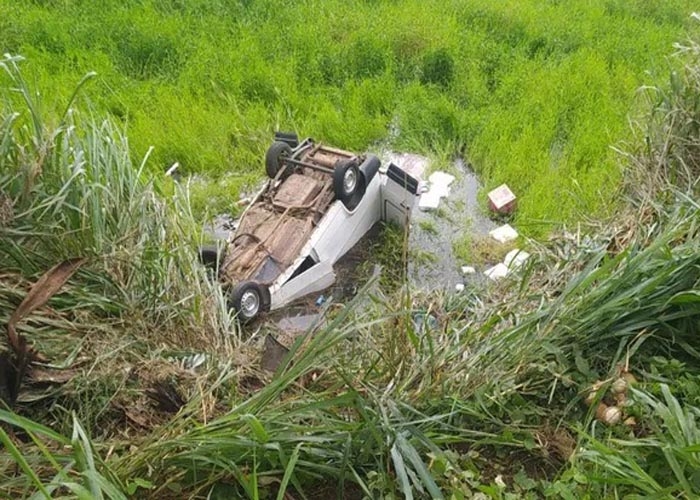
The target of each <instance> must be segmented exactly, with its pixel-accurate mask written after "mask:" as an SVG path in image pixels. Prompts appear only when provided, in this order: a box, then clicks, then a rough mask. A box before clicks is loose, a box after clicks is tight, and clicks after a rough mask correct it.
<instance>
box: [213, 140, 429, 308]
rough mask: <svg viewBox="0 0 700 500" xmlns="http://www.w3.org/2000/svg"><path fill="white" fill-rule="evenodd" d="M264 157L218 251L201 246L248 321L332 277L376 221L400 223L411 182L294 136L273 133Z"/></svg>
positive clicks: (371, 160) (410, 198)
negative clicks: (257, 183) (252, 192)
mask: <svg viewBox="0 0 700 500" xmlns="http://www.w3.org/2000/svg"><path fill="white" fill-rule="evenodd" d="M275 139H276V140H275V142H274V143H273V144H272V145H271V146H270V148H269V149H268V151H267V154H266V156H265V170H266V172H267V175H268V177H269V180H268V181H267V182H266V183H265V186H264V187H263V188H262V189H261V190H260V191H259V192H258V194H257V195H256V196H255V197H254V199H253V200H252V201H251V203H250V204H249V205H248V207H247V208H246V210H245V211H244V212H243V214H242V215H241V218H240V220H239V223H238V227H237V228H236V230H235V232H234V233H233V235H232V237H231V238H230V239H229V241H228V242H227V244H226V247H225V249H224V252H223V255H220V254H219V253H216V252H215V251H214V250H207V249H202V250H201V252H200V257H201V259H202V260H203V261H204V262H205V263H209V264H215V265H216V267H217V268H218V278H219V280H220V281H221V282H222V283H224V284H225V285H227V287H228V294H229V295H228V298H229V304H230V306H231V307H233V309H235V311H236V312H237V313H238V316H239V318H240V319H241V320H242V321H244V322H247V321H250V320H252V319H254V318H256V317H257V316H258V315H260V314H261V313H263V312H266V311H270V310H274V309H278V308H281V307H284V306H285V305H288V304H289V303H291V302H292V301H294V300H296V299H298V298H301V297H303V296H305V295H308V294H311V293H314V292H318V291H321V290H323V289H325V288H328V287H329V286H331V285H332V284H333V282H334V281H335V273H334V271H333V265H334V264H335V263H336V262H337V261H338V259H340V257H342V256H343V255H345V254H346V253H347V252H348V251H349V250H350V249H351V248H352V247H353V246H355V244H356V243H357V242H358V241H359V240H360V239H361V238H362V236H364V235H365V234H366V233H367V232H368V231H369V230H370V228H371V227H372V226H373V225H374V224H375V223H376V222H378V221H380V220H385V221H393V222H396V223H399V224H401V225H406V224H407V222H408V219H409V217H410V213H411V210H412V208H413V205H414V203H415V199H416V196H417V193H418V181H417V180H416V179H415V178H414V177H412V176H411V175H410V174H408V173H407V172H405V171H403V170H402V169H401V168H399V167H397V166H396V165H394V164H393V163H392V164H389V165H388V167H386V168H382V165H381V162H380V161H379V159H378V158H377V157H376V156H374V155H371V154H362V155H356V154H354V153H351V152H348V151H344V150H341V149H337V148H333V147H330V146H326V145H324V144H322V143H320V142H319V143H317V142H315V141H313V139H310V138H308V139H305V140H303V141H301V142H299V140H298V139H297V136H296V135H295V134H288V133H277V134H276V135H275Z"/></svg>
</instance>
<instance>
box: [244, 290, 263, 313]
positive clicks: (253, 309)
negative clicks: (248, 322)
mask: <svg viewBox="0 0 700 500" xmlns="http://www.w3.org/2000/svg"><path fill="white" fill-rule="evenodd" d="M259 309H260V297H259V296H258V294H257V293H256V292H255V291H254V290H248V291H246V292H244V293H243V295H242V296H241V311H240V312H241V314H243V316H245V317H246V318H252V317H253V316H255V315H256V314H258V310H259Z"/></svg>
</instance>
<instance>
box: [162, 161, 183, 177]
mask: <svg viewBox="0 0 700 500" xmlns="http://www.w3.org/2000/svg"><path fill="white" fill-rule="evenodd" d="M178 168H180V163H179V162H177V161H176V162H175V163H173V164H172V165H171V166H170V168H168V170H166V171H165V175H167V176H168V177H175V173H176V172H177V169H178Z"/></svg>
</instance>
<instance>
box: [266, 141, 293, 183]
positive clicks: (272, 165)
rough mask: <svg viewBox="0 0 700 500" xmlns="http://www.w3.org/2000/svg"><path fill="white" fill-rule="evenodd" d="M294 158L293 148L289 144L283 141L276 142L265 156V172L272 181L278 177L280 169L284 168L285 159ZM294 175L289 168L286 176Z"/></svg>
mask: <svg viewBox="0 0 700 500" xmlns="http://www.w3.org/2000/svg"><path fill="white" fill-rule="evenodd" d="M291 156H292V148H291V146H290V145H289V144H287V143H286V142H282V141H275V142H273V143H272V146H270V147H269V148H268V149H267V153H266V154H265V171H266V172H267V176H268V177H269V178H270V179H274V178H275V177H277V173H278V172H279V171H280V169H282V168H284V160H285V158H290V157H291ZM290 173H292V169H291V168H287V169H286V172H285V173H284V175H285V176H287V175H289V174H290Z"/></svg>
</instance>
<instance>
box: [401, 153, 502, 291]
mask: <svg viewBox="0 0 700 500" xmlns="http://www.w3.org/2000/svg"><path fill="white" fill-rule="evenodd" d="M453 173H454V175H455V180H454V181H453V182H452V184H451V185H450V194H449V196H448V197H447V198H446V199H445V198H443V199H442V201H441V203H440V206H439V208H438V210H434V211H425V212H424V211H421V210H418V209H416V210H414V212H413V215H412V219H411V230H410V234H409V262H408V276H409V280H410V283H411V285H412V286H413V287H414V288H417V289H420V290H426V291H430V290H454V289H455V286H456V285H457V284H458V283H464V281H465V278H464V277H463V276H462V273H461V267H462V266H465V265H466V266H468V265H471V264H472V263H470V262H458V261H457V259H456V258H455V256H454V253H453V250H452V247H453V243H454V242H455V240H457V239H459V238H460V237H461V236H463V235H464V234H465V233H470V234H472V235H477V236H484V235H488V232H489V231H491V230H492V229H494V228H495V227H497V224H496V223H495V222H493V221H492V220H490V219H489V218H488V217H487V215H486V214H485V213H484V211H483V210H482V209H481V207H480V206H479V204H478V201H477V193H478V192H479V189H480V188H481V184H480V183H479V179H478V178H477V176H476V174H474V172H473V171H472V170H471V169H469V168H468V167H467V165H466V164H465V162H464V161H462V160H458V161H456V162H455V164H454V172H453ZM478 271H479V269H477V272H478ZM480 278H481V275H480V274H476V275H472V276H471V277H470V278H468V279H470V280H480Z"/></svg>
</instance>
